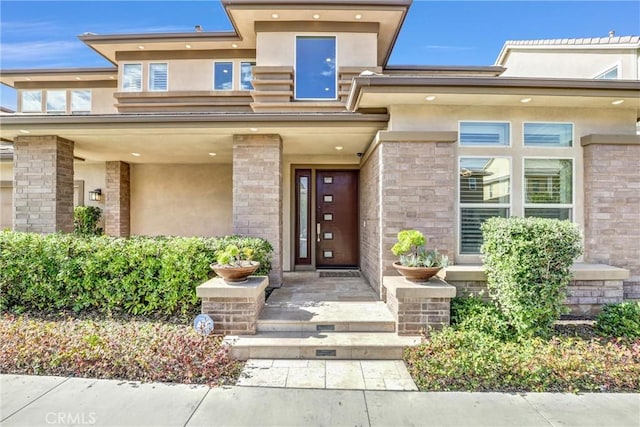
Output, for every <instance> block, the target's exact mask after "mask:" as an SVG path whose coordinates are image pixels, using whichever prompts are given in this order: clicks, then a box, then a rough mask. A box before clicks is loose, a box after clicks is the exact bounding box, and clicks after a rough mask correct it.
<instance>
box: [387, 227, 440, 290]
mask: <svg viewBox="0 0 640 427" xmlns="http://www.w3.org/2000/svg"><path fill="white" fill-rule="evenodd" d="M426 243H427V239H426V237H424V234H422V233H421V232H419V231H418V230H403V231H401V232H399V233H398V241H397V242H396V244H395V245H393V247H392V248H391V252H393V254H394V255H396V256H398V257H399V258H400V260H399V261H396V262H394V263H393V266H394V267H395V269H396V270H398V273H400V274H401V275H403V276H404V277H405V279H406V280H408V281H410V282H414V283H424V282H427V281H428V280H429V279H430V278H431V277H433V276H435V275H436V274H437V273H438V272H439V271H440V270H441V269H442V268H443V267H446V266H447V265H448V264H449V258H448V257H447V256H446V255H443V254H441V253H440V252H438V249H433V250H427V249H426V248H425V245H426Z"/></svg>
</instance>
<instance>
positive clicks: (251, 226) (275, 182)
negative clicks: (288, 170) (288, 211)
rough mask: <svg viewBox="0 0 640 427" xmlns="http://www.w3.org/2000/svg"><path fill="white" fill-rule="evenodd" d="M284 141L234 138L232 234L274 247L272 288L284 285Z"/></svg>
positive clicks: (271, 137) (270, 137)
mask: <svg viewBox="0 0 640 427" xmlns="http://www.w3.org/2000/svg"><path fill="white" fill-rule="evenodd" d="M282 223H283V221H282V139H281V138H280V135H234V137H233V232H234V233H236V234H241V235H245V236H252V237H262V238H263V239H266V240H268V241H269V243H271V245H273V259H272V270H271V273H270V274H269V282H270V285H271V286H280V285H281V284H282V226H283V224H282Z"/></svg>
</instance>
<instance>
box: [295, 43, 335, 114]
mask: <svg viewBox="0 0 640 427" xmlns="http://www.w3.org/2000/svg"><path fill="white" fill-rule="evenodd" d="M298 38H324V39H333V41H334V50H335V58H334V62H335V73H334V74H335V76H334V82H333V84H334V88H335V97H333V98H299V97H298V84H297V82H298V79H297V75H298V70H297V65H298ZM338 45H339V43H338V35H337V34H333V35H327V34H326V33H303V34H295V35H294V37H293V100H294V101H302V102H305V101H310V102H317V101H322V102H335V101H338V100H339V99H340V76H339V74H340V69H339V65H338V58H339V51H338V48H339V46H338Z"/></svg>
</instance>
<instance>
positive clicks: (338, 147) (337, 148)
mask: <svg viewBox="0 0 640 427" xmlns="http://www.w3.org/2000/svg"><path fill="white" fill-rule="evenodd" d="M343 148H344V147H342V146H340V145H338V146H337V147H336V150H338V151H340V150H342V149H343Z"/></svg>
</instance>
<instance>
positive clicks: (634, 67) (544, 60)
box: [502, 48, 640, 80]
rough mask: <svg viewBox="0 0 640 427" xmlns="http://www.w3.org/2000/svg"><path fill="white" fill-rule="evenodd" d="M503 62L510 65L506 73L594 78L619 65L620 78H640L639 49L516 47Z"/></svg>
mask: <svg viewBox="0 0 640 427" xmlns="http://www.w3.org/2000/svg"><path fill="white" fill-rule="evenodd" d="M502 65H503V66H504V67H506V68H507V70H506V71H505V72H504V74H503V76H523V77H526V76H532V77H565V78H585V79H592V78H594V77H596V76H598V75H599V74H601V73H603V72H605V71H607V70H610V69H611V68H613V67H615V66H618V73H620V74H619V78H622V79H634V80H637V79H639V78H640V75H639V74H638V49H636V50H632V49H607V50H596V49H582V50H574V51H568V50H566V49H553V48H550V49H545V50H534V49H526V50H525V49H522V50H518V49H515V50H512V51H511V52H510V53H509V55H508V56H507V59H506V61H504V64H502Z"/></svg>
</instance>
